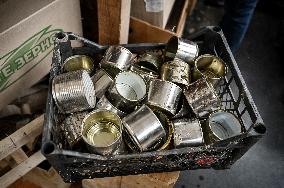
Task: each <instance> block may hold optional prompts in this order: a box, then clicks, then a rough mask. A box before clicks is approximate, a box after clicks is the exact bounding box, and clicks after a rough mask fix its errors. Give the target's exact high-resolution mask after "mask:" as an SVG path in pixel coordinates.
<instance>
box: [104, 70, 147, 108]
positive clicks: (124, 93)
mask: <svg viewBox="0 0 284 188" xmlns="http://www.w3.org/2000/svg"><path fill="white" fill-rule="evenodd" d="M146 93H147V85H146V83H145V81H144V79H143V78H142V77H141V76H140V75H138V74H136V73H134V72H132V71H123V72H121V73H119V74H118V75H117V76H116V77H115V79H114V83H113V84H112V86H111V87H110V88H109V90H108V92H107V94H106V96H107V97H108V96H110V97H108V99H109V100H110V102H111V103H112V104H113V105H114V106H115V107H116V108H118V109H124V111H125V112H130V111H133V110H134V108H135V106H136V105H137V104H138V103H139V102H140V101H142V100H143V99H144V98H145V97H146Z"/></svg>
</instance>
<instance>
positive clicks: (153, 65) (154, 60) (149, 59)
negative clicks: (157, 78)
mask: <svg viewBox="0 0 284 188" xmlns="http://www.w3.org/2000/svg"><path fill="white" fill-rule="evenodd" d="M136 64H138V65H140V66H143V67H145V68H148V69H149V70H152V71H154V72H159V71H160V68H161V66H162V61H161V60H160V58H159V57H158V56H156V55H154V54H150V53H144V54H142V55H141V56H140V57H139V58H138V61H137V62H136Z"/></svg>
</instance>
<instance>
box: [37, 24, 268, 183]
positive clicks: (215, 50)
mask: <svg viewBox="0 0 284 188" xmlns="http://www.w3.org/2000/svg"><path fill="white" fill-rule="evenodd" d="M214 30H216V28H215V27H207V28H205V29H204V30H202V31H200V32H199V33H197V34H196V35H193V36H192V38H191V39H192V40H193V41H196V42H197V43H198V44H199V46H200V52H201V54H204V53H211V54H215V55H217V56H219V57H220V58H222V59H223V60H224V61H225V62H226V63H227V65H228V67H229V69H230V71H229V73H228V75H227V76H226V78H225V79H223V80H222V82H221V84H220V86H219V88H218V90H217V91H218V93H219V96H220V98H221V99H222V104H223V109H226V110H230V111H232V112H233V113H235V114H236V115H237V116H238V117H239V118H241V119H242V120H243V122H244V123H246V130H247V131H246V133H244V134H242V135H239V136H236V137H233V138H230V139H227V140H224V141H222V142H219V143H218V144H215V145H214V146H203V147H196V148H181V149H172V150H167V151H159V152H157V151H153V152H145V153H138V154H128V155H118V156H100V155H96V154H89V153H80V152H76V151H70V150H68V148H66V144H65V143H64V138H62V136H61V135H62V134H61V133H60V128H59V126H58V122H59V121H60V119H62V117H60V116H59V115H58V113H57V109H56V106H55V105H54V103H53V100H52V97H51V95H50V92H51V91H50V90H49V96H48V105H47V115H46V117H45V126H44V132H43V147H42V152H43V153H44V155H45V156H46V157H47V159H48V160H49V162H50V163H51V164H52V165H53V166H54V168H55V169H56V170H57V171H59V174H60V175H61V176H62V177H63V178H64V180H65V181H67V182H73V181H77V180H81V179H85V178H95V177H108V176H117V175H120V176H121V175H129V174H141V173H152V172H164V171H176V170H186V169H200V168H215V169H224V168H228V167H229V166H230V165H231V164H233V163H234V162H235V161H236V160H237V159H238V158H240V157H241V156H242V155H243V154H244V153H245V152H246V151H247V150H248V149H249V148H250V147H251V146H252V145H253V144H254V143H255V142H257V140H258V139H259V138H260V137H261V136H262V133H263V132H261V131H258V129H255V127H257V126H260V127H261V126H263V127H264V125H263V122H262V119H261V117H260V116H259V114H258V112H257V109H256V107H255V105H254V103H253V100H252V99H251V96H250V94H249V92H248V90H247V89H246V86H245V83H244V81H243V78H242V77H241V75H240V72H239V70H238V68H237V65H236V63H235V60H234V58H233V56H232V54H231V52H230V50H229V47H228V45H227V43H226V41H225V38H224V36H223V34H222V32H221V31H214ZM68 35H69V39H70V40H72V39H77V40H82V41H83V42H84V43H85V46H84V47H81V48H73V49H72V48H71V44H70V41H68V40H66V41H64V40H63V41H62V40H61V41H60V42H58V41H57V42H56V43H57V44H56V45H55V49H54V58H53V68H52V70H51V78H50V80H51V79H52V77H53V76H54V75H57V74H59V70H60V69H59V68H60V65H61V62H62V61H63V60H64V59H66V58H67V57H69V56H71V55H72V54H88V55H90V56H92V57H95V56H97V55H98V54H102V53H103V52H104V50H105V49H106V48H107V46H99V45H97V44H95V43H92V42H91V41H88V40H86V39H83V38H81V37H78V36H76V35H74V34H68ZM126 47H127V48H129V49H130V50H131V51H133V52H135V53H137V52H142V51H145V50H155V49H156V50H161V49H162V48H164V47H165V45H164V44H130V45H126ZM241 104H242V106H241ZM55 122H56V123H55ZM257 131H258V132H257Z"/></svg>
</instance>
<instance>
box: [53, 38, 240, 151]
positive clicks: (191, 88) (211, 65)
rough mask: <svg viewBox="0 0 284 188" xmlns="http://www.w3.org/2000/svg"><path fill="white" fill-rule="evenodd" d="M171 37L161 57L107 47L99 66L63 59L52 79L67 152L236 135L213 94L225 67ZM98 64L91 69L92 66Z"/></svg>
mask: <svg viewBox="0 0 284 188" xmlns="http://www.w3.org/2000/svg"><path fill="white" fill-rule="evenodd" d="M198 49H199V48H198V45H197V44H196V43H194V42H192V41H189V40H186V39H182V38H179V37H172V38H171V39H170V40H169V41H168V43H167V45H166V47H165V49H163V50H162V52H160V51H159V52H157V51H146V52H144V53H142V54H133V53H132V52H131V51H129V50H128V49H126V48H125V47H122V46H110V47H109V48H108V49H107V50H106V52H105V54H104V56H103V57H102V58H101V59H100V61H99V62H94V61H93V60H92V58H91V57H89V56H86V55H74V56H71V57H69V58H67V59H66V60H65V61H64V63H63V64H62V66H61V71H60V72H61V73H60V74H59V75H57V76H55V77H54V78H53V80H52V95H53V99H54V101H55V104H56V106H57V108H58V111H59V113H60V114H63V116H64V120H63V121H62V122H60V125H59V126H60V128H61V130H62V133H63V136H64V137H65V140H66V141H67V143H68V147H70V148H71V149H73V150H76V149H77V148H82V147H81V146H86V149H87V150H88V152H91V153H96V154H100V155H119V154H127V153H135V152H147V151H154V150H157V151H158V150H170V149H173V148H181V147H198V146H202V145H210V144H214V143H216V142H219V141H221V140H224V139H227V138H230V137H233V136H236V135H239V134H241V133H242V131H243V130H244V129H243V123H242V122H241V120H240V119H238V118H237V117H236V116H235V115H234V114H233V113H231V112H229V111H226V110H223V109H222V102H221V99H220V98H219V96H218V94H217V92H216V89H217V88H218V87H220V86H219V85H220V82H221V81H222V79H224V78H225V76H226V73H227V66H226V63H225V62H224V61H223V60H222V59H220V58H219V57H217V56H214V55H211V54H199V50H198ZM97 64H99V66H98V67H97V68H95V67H96V65H97Z"/></svg>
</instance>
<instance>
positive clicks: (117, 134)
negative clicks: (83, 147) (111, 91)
mask: <svg viewBox="0 0 284 188" xmlns="http://www.w3.org/2000/svg"><path fill="white" fill-rule="evenodd" d="M81 128H82V138H83V140H84V141H85V143H86V144H87V147H88V149H89V151H91V152H94V153H98V154H101V155H110V154H113V153H114V152H115V151H117V150H118V149H119V147H120V146H121V143H122V122H121V119H120V118H119V116H118V115H116V114H115V113H113V112H111V111H109V110H95V111H93V112H91V113H89V114H88V115H87V116H86V117H85V118H84V120H83V122H82V127H81Z"/></svg>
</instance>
